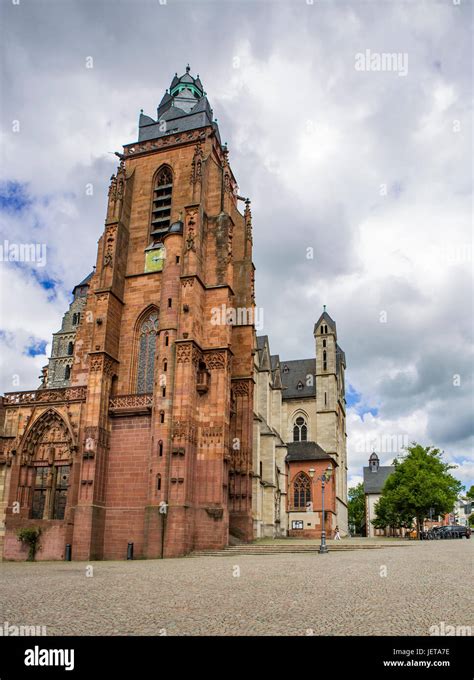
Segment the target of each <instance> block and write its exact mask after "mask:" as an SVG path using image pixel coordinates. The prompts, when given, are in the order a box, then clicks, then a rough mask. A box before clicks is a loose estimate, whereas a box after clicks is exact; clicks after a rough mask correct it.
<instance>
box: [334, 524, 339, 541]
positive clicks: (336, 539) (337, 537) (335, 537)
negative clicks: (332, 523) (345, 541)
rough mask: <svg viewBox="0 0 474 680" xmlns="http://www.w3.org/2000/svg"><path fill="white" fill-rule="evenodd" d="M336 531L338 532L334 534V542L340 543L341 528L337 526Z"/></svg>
mask: <svg viewBox="0 0 474 680" xmlns="http://www.w3.org/2000/svg"><path fill="white" fill-rule="evenodd" d="M335 531H336V533H335V534H334V540H335V541H340V540H341V534H340V533H339V527H338V526H336V529H335Z"/></svg>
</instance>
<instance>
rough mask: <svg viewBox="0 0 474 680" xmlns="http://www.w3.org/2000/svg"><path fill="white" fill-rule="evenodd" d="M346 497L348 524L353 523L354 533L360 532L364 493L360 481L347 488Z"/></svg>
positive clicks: (363, 511)
mask: <svg viewBox="0 0 474 680" xmlns="http://www.w3.org/2000/svg"><path fill="white" fill-rule="evenodd" d="M348 497H349V500H348V503H347V509H348V513H349V524H353V525H354V528H355V532H356V534H360V533H361V531H362V527H363V526H364V521H365V493H364V485H363V484H362V482H361V483H360V484H358V485H357V486H353V487H351V488H350V489H349V492H348Z"/></svg>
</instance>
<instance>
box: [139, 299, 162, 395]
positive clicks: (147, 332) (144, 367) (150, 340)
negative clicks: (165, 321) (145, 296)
mask: <svg viewBox="0 0 474 680" xmlns="http://www.w3.org/2000/svg"><path fill="white" fill-rule="evenodd" d="M157 333H158V312H157V311H156V310H155V311H153V312H150V313H149V314H148V315H147V316H146V317H145V319H144V320H143V321H142V323H141V324H140V328H139V338H138V367H137V392H138V394H144V393H147V392H153V380H154V368H155V354H156V334H157Z"/></svg>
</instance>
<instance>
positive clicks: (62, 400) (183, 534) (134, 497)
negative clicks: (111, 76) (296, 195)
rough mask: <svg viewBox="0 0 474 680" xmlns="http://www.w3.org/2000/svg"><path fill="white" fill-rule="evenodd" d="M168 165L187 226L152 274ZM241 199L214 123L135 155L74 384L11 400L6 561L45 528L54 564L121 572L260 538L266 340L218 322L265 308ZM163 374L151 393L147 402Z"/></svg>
mask: <svg viewBox="0 0 474 680" xmlns="http://www.w3.org/2000/svg"><path fill="white" fill-rule="evenodd" d="M196 82H197V81H196ZM163 168H165V169H166V173H165V176H166V177H167V180H166V181H167V185H166V186H168V187H169V185H170V181H169V178H170V177H171V185H172V189H171V194H172V197H171V208H170V211H171V214H170V220H169V221H170V224H172V225H176V227H175V229H174V230H173V229H169V230H168V231H167V232H166V234H164V235H163V236H162V238H160V240H159V247H160V248H161V250H159V251H157V253H158V254H157V255H156V258H162V259H161V264H160V266H161V270H160V269H159V268H158V269H154V270H153V269H152V270H151V271H150V270H149V269H148V270H147V264H146V263H147V257H148V258H149V255H148V254H147V248H149V247H150V238H151V237H150V232H151V230H153V215H154V213H153V209H154V207H156V206H159V202H158V203H155V204H154V203H153V199H154V198H155V199H156V196H158V197H160V196H161V195H164V193H163V192H165V193H166V191H168V192H169V191H170V190H169V188H168V189H164V190H163V191H161V189H160V188H158V190H157V188H156V186H157V184H156V182H157V177H161V175H160V174H159V173H160V172H161V173H162V172H163ZM168 173H169V174H168ZM163 186H165V185H163ZM156 192H157V193H156ZM160 192H161V193H160ZM239 200H240V199H239V197H238V196H237V190H236V182H235V179H234V176H233V174H232V171H231V169H230V166H229V163H228V155H227V150H226V148H225V147H224V146H222V144H221V143H220V139H219V134H218V130H217V126H216V125H215V124H212V123H210V124H208V125H201V126H200V127H198V128H196V129H189V130H186V131H184V132H181V131H180V132H176V133H173V132H172V131H171V132H170V133H169V134H166V135H165V136H161V137H159V138H156V139H150V140H144V141H139V142H138V143H136V144H133V145H132V144H130V145H128V146H125V147H124V154H123V155H122V157H121V161H120V166H119V168H118V171H117V173H116V175H115V176H114V177H112V180H111V184H110V189H109V198H108V206H107V214H106V220H105V227H104V231H103V234H102V236H101V237H100V239H99V244H98V253H97V264H96V268H95V273H94V275H93V277H92V279H91V281H90V287H89V293H88V297H87V302H86V307H85V310H84V313H83V314H82V316H81V321H80V325H79V328H78V331H77V336H76V342H75V345H74V363H73V366H72V371H71V381H70V386H69V387H66V388H62V389H40V390H37V391H33V392H27V393H25V392H23V393H14V394H7V395H6V396H5V397H4V399H3V405H4V409H5V419H4V432H3V437H2V440H1V442H2V453H1V455H0V460H1V462H3V463H4V464H5V466H6V467H8V475H9V483H8V500H7V507H6V520H5V540H4V559H25V556H26V548H25V547H24V546H23V545H22V544H21V543H19V542H18V540H17V531H18V529H19V528H21V527H24V526H38V527H40V528H41V530H42V536H41V550H40V552H39V553H38V555H37V559H44V560H47V559H63V558H64V555H65V546H66V544H71V546H72V556H73V559H75V560H92V559H123V558H124V557H125V556H126V553H127V544H128V543H129V542H133V544H134V555H135V557H148V558H157V557H173V556H178V555H183V554H186V553H188V552H189V551H191V550H194V549H201V548H210V547H213V548H220V547H223V546H225V545H226V544H227V543H228V537H229V532H230V533H232V534H234V535H236V536H238V537H240V538H242V539H244V540H251V539H252V515H251V466H252V427H253V411H252V404H253V384H254V383H253V354H252V352H253V335H254V327H253V324H252V317H251V316H249V322H248V323H247V324H241V325H238V326H233V325H230V324H227V323H216V322H215V318H213V315H214V311H213V310H215V309H216V308H219V309H222V306H223V305H225V306H226V307H227V308H245V309H247V310H250V311H251V310H253V308H254V295H253V276H254V274H253V272H254V267H253V264H252V230H251V216H250V208H249V204H248V202H247V203H246V206H245V210H244V214H241V212H240V211H239V209H238V201H239ZM159 209H160V208H159V207H158V211H159ZM158 214H161V213H159V212H158ZM150 225H152V226H150ZM157 247H158V246H157ZM162 247H164V249H162ZM155 254H156V253H155ZM155 261H157V259H155ZM144 329H145V330H144ZM147 343H148V344H147ZM144 347H145V348H146V347H148V348H149V349H148V350H146V349H145V351H148V352H149V355H147V356H148V358H147V359H146V361H147V362H148V363H147V364H146V366H145V368H144V367H143V365H142V363H143V362H142V359H141V358H140V357H142V353H143V348H144ZM143 356H145V355H143ZM142 358H143V357H142ZM150 361H151V364H150ZM150 365H152V366H153V375H152V377H151V378H150V376H149V375H148V377H146V381H147V382H146V384H147V385H151V389H148V390H143V389H139V388H138V386H137V385H138V383H139V381H140V380H142V379H143V376H144V375H145V373H146V371H148V372H149V370H150ZM144 371H145V373H144ZM140 376H142V377H141V378H140ZM150 381H151V382H150ZM141 388H143V380H142V383H141ZM38 515H40V517H38Z"/></svg>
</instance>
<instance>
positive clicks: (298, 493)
mask: <svg viewBox="0 0 474 680" xmlns="http://www.w3.org/2000/svg"><path fill="white" fill-rule="evenodd" d="M309 503H311V480H310V478H309V477H308V475H307V474H305V473H304V472H300V473H299V474H298V475H297V476H296V477H295V481H294V482H293V507H294V509H295V510H306V508H307V506H308V504H309Z"/></svg>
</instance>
